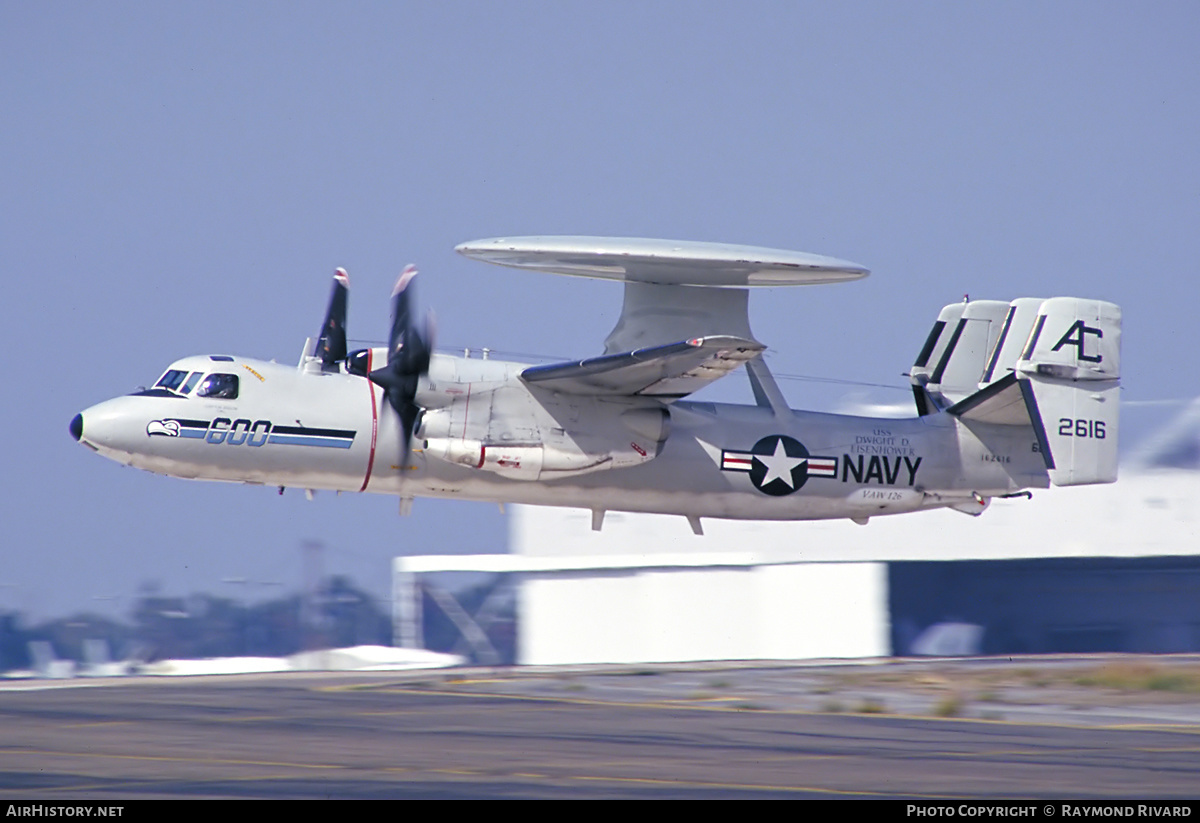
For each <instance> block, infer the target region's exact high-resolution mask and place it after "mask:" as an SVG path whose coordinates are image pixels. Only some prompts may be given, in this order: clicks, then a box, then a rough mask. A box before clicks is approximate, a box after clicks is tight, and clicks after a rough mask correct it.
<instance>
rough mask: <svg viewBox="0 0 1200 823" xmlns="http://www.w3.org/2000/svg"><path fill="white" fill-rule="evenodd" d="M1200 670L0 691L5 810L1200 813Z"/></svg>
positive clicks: (302, 679)
mask: <svg viewBox="0 0 1200 823" xmlns="http://www.w3.org/2000/svg"><path fill="white" fill-rule="evenodd" d="M1198 681H1200V659H1197V658H1196V657H1192V656H1182V657H1180V656H1171V657H1085V658H1080V657H1064V658H1055V659H1046V658H1029V659H1015V660H1010V659H1007V658H1005V659H979V660H961V661H911V660H909V661H885V662H876V663H871V664H853V665H851V664H841V665H837V664H824V665H797V664H787V665H784V664H762V663H748V664H742V665H731V664H721V665H717V664H705V665H700V664H695V665H677V666H654V667H650V666H644V667H620V668H613V667H609V668H600V667H596V668H571V669H559V668H553V669H549V668H547V669H514V668H510V669H466V670H464V669H456V670H433V671H425V672H413V673H405V674H397V673H394V672H392V673H373V674H363V673H353V674H351V673H290V674H272V675H238V676H220V677H187V678H123V679H111V680H84V679H77V680H70V681H34V680H26V681H11V682H8V683H4V684H0V729H3V734H2V737H0V793H2V794H4V795H7V796H9V797H13V798H16V797H20V798H30V799H52V800H58V801H68V800H82V799H96V800H106V799H114V800H115V799H133V798H229V797H233V798H461V799H468V798H674V797H685V798H768V797H793V798H806V797H816V798H836V797H842V798H928V799H938V798H972V797H974V798H1032V799H1059V798H1062V799H1067V798H1080V799H1106V798H1111V799H1116V798H1121V799H1129V798H1148V799H1149V798H1154V799H1160V798H1193V799H1194V798H1195V797H1196V796H1197V793H1198V789H1197V787H1200V693H1198V692H1200V690H1198V689H1197V688H1196V683H1197V682H1198Z"/></svg>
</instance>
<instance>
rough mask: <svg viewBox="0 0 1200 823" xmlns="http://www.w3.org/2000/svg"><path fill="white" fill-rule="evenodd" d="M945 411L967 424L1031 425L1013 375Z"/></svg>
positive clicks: (1022, 395) (1026, 407)
mask: <svg viewBox="0 0 1200 823" xmlns="http://www.w3.org/2000/svg"><path fill="white" fill-rule="evenodd" d="M946 411H948V412H950V414H952V415H954V416H955V417H958V418H959V419H961V420H964V421H966V422H968V423H971V422H977V423H990V424H993V425H998V426H1028V425H1031V424H1032V423H1033V421H1032V420H1031V418H1030V415H1029V408H1028V406H1027V404H1026V402H1025V395H1024V393H1023V392H1022V391H1021V386H1020V385H1019V383H1018V381H1017V378H1016V376H1015V375H1012V374H1008V375H1006V376H1005V377H1003V378H1001V379H999V380H997V381H996V382H994V383H992V384H991V385H989V386H987V387H985V388H982V389H980V390H979V391H977V392H975V394H973V395H971V396H970V397H968V398H966V399H965V400H960V401H959V402H957V403H955V404H954V405H953V406H951V407H950V408H948V409H947V410H946Z"/></svg>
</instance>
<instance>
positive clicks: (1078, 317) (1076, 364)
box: [1016, 297, 1121, 486]
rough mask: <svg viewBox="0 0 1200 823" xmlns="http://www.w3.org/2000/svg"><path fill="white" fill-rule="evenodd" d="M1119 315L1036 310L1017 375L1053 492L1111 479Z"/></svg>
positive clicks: (1060, 303) (1063, 307)
mask: <svg viewBox="0 0 1200 823" xmlns="http://www.w3.org/2000/svg"><path fill="white" fill-rule="evenodd" d="M1120 368H1121V308H1120V306H1117V305H1116V304H1114V303H1106V302H1104V301H1102V300H1083V299H1080V298H1075V297H1055V298H1051V299H1050V300H1046V301H1044V302H1043V303H1042V304H1041V307H1040V308H1039V309H1038V312H1037V318H1036V320H1035V321H1034V324H1033V331H1032V332H1031V333H1030V335H1029V339H1028V341H1027V342H1026V344H1025V349H1024V351H1023V352H1022V353H1021V356H1020V358H1019V359H1018V360H1017V362H1016V376H1017V379H1018V381H1019V382H1020V386H1021V391H1022V393H1023V394H1024V397H1025V403H1026V405H1027V406H1028V408H1029V414H1030V418H1031V420H1032V422H1033V426H1034V431H1035V432H1036V433H1037V437H1038V443H1039V447H1040V448H1041V450H1042V457H1043V458H1044V460H1045V461H1046V469H1047V471H1048V473H1049V475H1050V481H1051V482H1052V483H1054V485H1056V486H1076V485H1083V484H1087V483H1111V482H1113V481H1114V480H1116V479H1117V422H1118V416H1119V411H1120V409H1119V406H1120V378H1121V372H1120Z"/></svg>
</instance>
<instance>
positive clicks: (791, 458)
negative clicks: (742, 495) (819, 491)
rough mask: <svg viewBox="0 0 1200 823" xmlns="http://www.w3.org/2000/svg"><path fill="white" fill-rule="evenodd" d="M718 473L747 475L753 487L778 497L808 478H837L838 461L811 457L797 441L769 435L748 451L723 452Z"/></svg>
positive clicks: (794, 489)
mask: <svg viewBox="0 0 1200 823" xmlns="http://www.w3.org/2000/svg"><path fill="white" fill-rule="evenodd" d="M721 471H726V472H747V473H748V474H749V475H750V482H751V483H753V484H754V488H756V489H758V490H759V491H760V492H762V493H763V494H771V495H775V496H777V497H778V496H782V495H785V494H791V493H792V492H794V491H796V490H798V489H799V488H800V487H801V486H803V485H804V484H805V483H806V482H808V478H810V477H832V478H836V477H837V473H838V459H837V458H836V457H817V456H814V455H810V454H809V453H808V449H806V448H804V444H802V443H801V442H800V441H799V440H796V439H795V438H792V437H788V436H787V435H783V434H771V435H768V436H766V437H764V438H762V439H761V440H759V441H758V442H757V443H755V444H754V446H753V447H752V448H751V449H750V451H748V452H742V451H729V450H724V449H723V450H722V451H721Z"/></svg>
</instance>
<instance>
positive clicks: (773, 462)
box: [754, 440, 808, 489]
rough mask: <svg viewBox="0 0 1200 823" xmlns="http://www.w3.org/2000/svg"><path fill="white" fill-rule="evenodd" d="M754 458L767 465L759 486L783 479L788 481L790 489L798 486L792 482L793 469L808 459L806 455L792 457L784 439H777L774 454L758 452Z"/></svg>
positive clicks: (785, 481)
mask: <svg viewBox="0 0 1200 823" xmlns="http://www.w3.org/2000/svg"><path fill="white" fill-rule="evenodd" d="M754 459H755V460H757V461H758V462H759V463H762V464H763V465H764V466H766V467H767V473H766V474H765V475H763V479H762V482H761V483H760V484H759V486H760V487H761V486H766V485H768V484H770V483H771V482H772V481H775V480H782V481H783V482H784V483H787V485H788V488H789V489H794V488H796V485H795V484H794V483H793V482H792V469H794V468H796V467H797V466H799V465H800V464H801V463H804V462H806V461H807V460H808V458H806V457H792V456H791V455H790V454H788V453H787V451H786V450H785V449H784V448H783V440H776V441H775V453H774V454H756V455H754Z"/></svg>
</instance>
